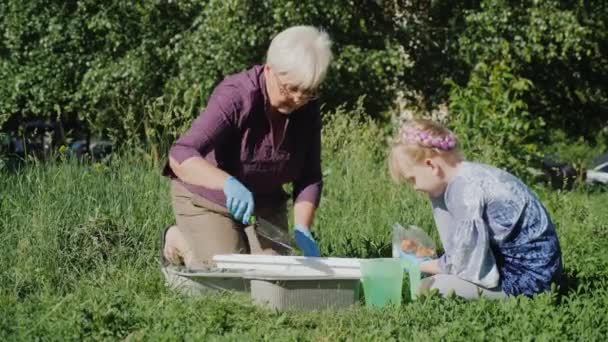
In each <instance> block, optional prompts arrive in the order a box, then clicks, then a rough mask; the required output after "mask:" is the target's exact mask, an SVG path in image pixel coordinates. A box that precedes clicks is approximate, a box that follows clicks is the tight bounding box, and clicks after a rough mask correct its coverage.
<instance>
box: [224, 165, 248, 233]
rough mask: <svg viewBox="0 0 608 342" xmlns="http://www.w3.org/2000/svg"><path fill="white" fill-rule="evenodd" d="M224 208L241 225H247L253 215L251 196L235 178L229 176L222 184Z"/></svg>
mask: <svg viewBox="0 0 608 342" xmlns="http://www.w3.org/2000/svg"><path fill="white" fill-rule="evenodd" d="M224 194H225V195H226V208H228V211H229V212H230V214H232V216H233V217H234V218H235V219H236V220H237V221H239V222H242V223H243V224H249V220H250V218H251V215H252V214H253V209H254V206H255V205H254V202H253V194H252V193H251V191H249V189H247V188H246V187H245V186H244V185H243V184H242V183H241V182H239V181H238V180H237V179H236V178H234V177H232V176H230V177H228V179H227V180H226V182H225V183H224Z"/></svg>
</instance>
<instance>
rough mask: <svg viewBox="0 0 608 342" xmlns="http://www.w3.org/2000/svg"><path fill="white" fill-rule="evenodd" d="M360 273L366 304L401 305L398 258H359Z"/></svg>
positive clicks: (401, 270) (381, 305) (399, 264)
mask: <svg viewBox="0 0 608 342" xmlns="http://www.w3.org/2000/svg"><path fill="white" fill-rule="evenodd" d="M361 275H362V276H363V277H362V279H363V292H364V294H365V305H366V306H372V307H383V306H387V305H391V304H392V305H396V306H400V305H401V290H402V286H403V266H402V264H401V262H400V260H399V259H392V258H380V259H367V260H361Z"/></svg>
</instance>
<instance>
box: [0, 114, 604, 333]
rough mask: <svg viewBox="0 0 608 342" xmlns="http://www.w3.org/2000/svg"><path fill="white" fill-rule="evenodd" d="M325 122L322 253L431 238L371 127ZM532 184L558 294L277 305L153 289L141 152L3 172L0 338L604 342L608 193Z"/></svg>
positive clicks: (360, 251)
mask: <svg viewBox="0 0 608 342" xmlns="http://www.w3.org/2000/svg"><path fill="white" fill-rule="evenodd" d="M337 117H340V116H337ZM329 126H330V127H331V134H326V135H325V137H326V138H325V151H324V153H325V154H324V162H325V166H324V170H325V172H326V173H327V175H326V183H325V189H324V198H323V200H322V206H321V209H320V210H319V213H318V219H317V223H316V234H317V237H318V238H319V241H320V244H321V249H322V252H323V253H324V254H326V255H332V256H351V257H375V256H383V255H384V256H387V255H389V254H390V246H389V243H390V230H391V225H392V224H393V223H395V222H400V223H402V224H407V223H413V224H416V225H419V226H421V227H423V228H424V229H426V230H427V231H429V232H430V233H431V234H432V235H433V236H434V237H435V238H436V233H435V232H434V228H433V221H432V216H431V211H430V206H429V204H428V203H427V201H426V199H425V198H424V196H422V195H420V194H416V193H413V192H412V191H410V190H409V189H407V188H405V187H396V186H394V185H393V184H391V182H390V181H389V179H388V176H387V172H386V167H385V164H384V161H383V159H384V147H383V146H384V142H383V141H382V139H381V138H379V137H381V136H382V130H381V129H380V128H379V127H376V126H375V125H373V124H372V123H369V122H363V123H357V122H356V120H349V119H337V120H336V121H333V122H331V123H330V124H329ZM535 190H536V191H537V193H538V194H539V196H540V197H541V199H542V200H543V201H544V203H545V204H546V205H547V207H548V209H549V211H550V212H551V214H552V217H553V219H554V221H555V223H556V226H557V230H558V232H559V236H560V240H561V245H562V250H563V258H564V262H565V265H566V269H567V273H568V284H567V286H566V287H565V288H563V289H561V290H560V292H559V293H558V292H555V293H552V294H544V295H540V296H537V297H535V298H533V299H529V298H512V299H508V300H504V301H497V302H491V301H486V300H480V301H477V302H465V301H463V300H460V299H443V298H440V297H438V296H436V295H434V296H430V297H427V298H423V299H422V300H420V301H417V302H414V303H406V304H404V306H402V307H401V308H399V309H397V308H388V309H384V310H373V309H367V308H364V307H354V308H352V309H349V310H343V311H337V312H335V311H327V312H316V313H292V312H288V313H280V312H272V311H268V310H264V309H260V308H257V307H255V306H254V305H252V304H251V303H250V302H249V300H248V299H247V298H245V297H244V296H239V295H221V296H208V297H201V298H183V297H181V296H179V295H177V294H175V293H172V292H171V291H169V290H167V289H165V288H164V286H163V280H162V277H161V274H160V272H159V268H158V263H157V255H158V248H159V245H158V232H159V230H160V229H161V228H162V227H163V226H165V225H166V224H168V223H171V222H172V220H173V218H172V212H171V208H170V202H169V197H168V182H167V180H166V179H163V178H162V177H161V176H160V167H159V166H158V165H156V164H154V163H153V162H151V161H150V160H146V159H143V158H137V157H135V156H126V157H121V158H116V159H115V160H113V161H112V162H111V163H109V164H94V165H90V164H78V163H76V162H73V161H67V162H57V163H50V164H46V165H42V164H33V165H29V166H28V167H27V168H25V169H24V170H22V171H21V172H19V173H8V172H7V171H4V173H3V174H1V177H0V233H1V235H0V236H1V239H2V240H1V241H2V244H1V246H2V247H1V249H0V265H2V268H1V271H0V289H1V292H0V340H35V339H41V340H61V341H63V340H82V339H95V340H99V339H109V340H115V339H125V338H129V339H133V340H146V341H147V340H182V339H185V340H214V339H221V340H241V341H242V340H273V341H275V340H276V341H278V340H281V341H283V340H321V341H340V340H361V341H368V340H382V341H389V340H413V339H416V340H418V339H419V340H433V341H434V340H444V339H446V340H467V339H475V340H483V339H488V340H504V339H509V340H532V339H535V340H585V341H590V340H597V341H603V340H606V337H608V315H607V314H606V311H607V308H608V253H606V250H608V210H606V203H608V194H607V193H605V192H601V191H596V192H590V191H588V190H584V189H582V190H577V191H574V192H555V191H551V190H548V189H544V188H535Z"/></svg>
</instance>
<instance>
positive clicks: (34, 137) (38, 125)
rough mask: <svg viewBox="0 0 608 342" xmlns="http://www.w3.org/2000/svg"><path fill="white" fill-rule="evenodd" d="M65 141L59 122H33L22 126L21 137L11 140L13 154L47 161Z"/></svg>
mask: <svg viewBox="0 0 608 342" xmlns="http://www.w3.org/2000/svg"><path fill="white" fill-rule="evenodd" d="M64 141H65V135H64V134H63V127H62V126H61V124H60V123H59V122H48V121H43V120H31V121H27V122H25V123H24V124H22V125H21V135H20V136H17V137H13V138H12V139H11V147H12V152H13V153H15V154H17V155H19V156H21V157H24V156H25V155H26V154H28V155H33V156H35V157H37V158H42V159H46V158H48V157H49V156H50V155H51V154H52V152H53V151H54V150H55V149H56V148H57V147H58V146H60V145H61V144H63V143H64Z"/></svg>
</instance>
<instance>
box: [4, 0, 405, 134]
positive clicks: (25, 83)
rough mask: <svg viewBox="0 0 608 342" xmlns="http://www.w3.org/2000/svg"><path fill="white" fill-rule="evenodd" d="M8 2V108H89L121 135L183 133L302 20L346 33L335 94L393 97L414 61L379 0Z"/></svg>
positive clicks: (44, 113)
mask: <svg viewBox="0 0 608 342" xmlns="http://www.w3.org/2000/svg"><path fill="white" fill-rule="evenodd" d="M321 4H322V10H321V7H320V6H321ZM0 9H1V10H2V13H3V15H2V17H0V30H1V32H2V36H3V37H4V38H5V39H4V41H3V42H2V43H1V44H2V45H0V56H1V57H2V58H1V60H2V62H1V64H0V76H2V79H3V82H2V84H0V99H2V101H1V102H0V113H2V115H3V116H2V118H3V120H4V119H6V117H7V115H12V116H14V117H24V118H27V117H32V116H36V117H43V118H59V119H61V120H63V121H73V120H76V119H81V120H85V121H86V122H88V123H89V124H90V125H91V126H92V127H93V128H94V129H95V130H96V131H98V132H103V133H106V134H110V135H111V136H112V137H113V138H114V139H115V140H119V141H125V140H135V141H139V140H144V141H146V142H149V141H150V140H152V141H153V142H158V141H166V140H172V139H173V138H175V136H174V133H175V130H176V128H181V127H182V126H183V124H184V122H188V121H190V120H191V119H192V118H193V117H194V116H195V115H196V112H197V111H198V109H200V108H201V107H202V106H204V104H205V101H206V98H207V96H208V95H209V93H210V92H211V90H212V89H213V87H214V86H215V85H216V84H217V83H218V82H219V81H220V80H221V79H222V78H223V77H224V76H225V75H227V74H230V73H234V72H237V71H240V70H243V69H245V68H247V67H249V66H251V65H252V64H256V63H261V62H263V60H264V57H265V52H266V49H267V47H268V44H269V42H270V39H271V38H272V36H273V35H274V34H276V33H278V32H279V31H281V30H283V29H285V28H287V27H288V26H291V25H296V24H311V25H316V26H320V27H322V28H324V29H326V30H327V31H328V32H329V33H330V35H331V36H332V38H333V39H334V41H335V45H334V51H335V55H336V63H335V64H334V69H333V70H332V71H331V72H330V78H329V80H328V81H327V84H326V88H327V91H326V93H327V95H328V96H327V102H328V103H330V105H332V106H336V105H338V104H342V103H343V102H348V101H349V100H351V99H353V98H357V97H358V96H360V95H362V94H366V93H368V94H370V95H372V96H369V97H367V100H366V101H368V103H367V104H368V105H369V106H370V108H377V109H378V110H379V109H381V108H386V106H387V105H388V104H390V101H391V96H390V94H391V93H392V92H393V91H394V90H395V89H396V86H395V83H396V82H397V80H398V79H399V76H400V75H403V74H404V70H405V69H406V68H407V67H408V65H409V64H408V61H407V58H406V57H405V56H404V55H403V53H401V52H400V51H401V50H400V49H398V48H396V47H398V45H399V43H398V42H397V41H396V40H395V38H394V35H393V33H392V29H393V28H392V26H391V25H390V20H388V19H387V18H386V17H384V15H383V12H382V8H381V7H379V6H378V5H376V4H375V3H373V2H370V3H367V2H357V3H356V4H355V3H353V2H352V1H349V0H340V1H333V2H330V3H325V2H319V1H318V0H307V1H301V2H297V3H296V2H292V1H285V0H265V1H252V0H230V1H219V0H208V1H174V2H172V1H151V0H149V1H142V2H136V3H134V2H124V1H110V2H105V3H104V4H100V3H98V2H94V1H88V0H84V1H79V2H75V3H67V4H66V3H64V2H62V1H52V2H50V3H49V2H47V1H38V0H35V1H28V2H27V3H24V2H21V1H9V0H6V1H4V2H2V4H0ZM353 75H359V77H353ZM370 84H372V85H373V86H370ZM380 95H382V96H380ZM374 106H375V107H374ZM149 107H154V109H155V111H154V112H155V113H156V114H154V116H152V115H151V114H150V113H147V110H146V108H149ZM158 113H162V115H163V116H162V117H158V115H159V114H158ZM0 124H2V122H0Z"/></svg>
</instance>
